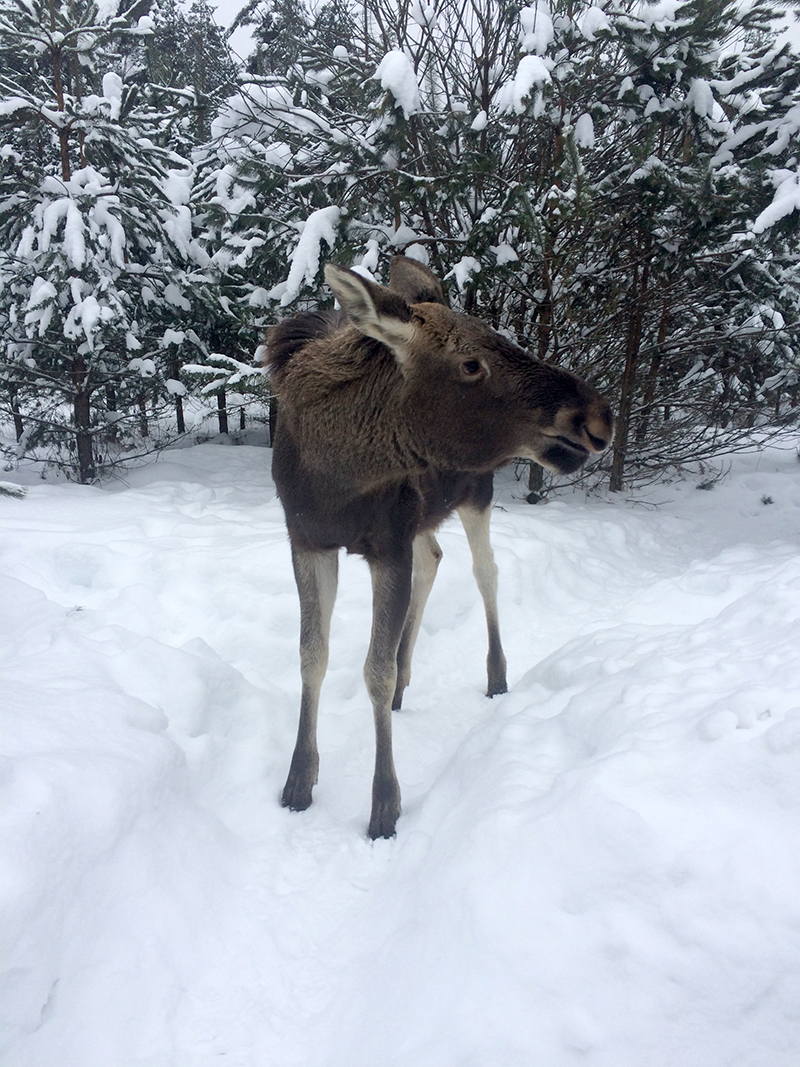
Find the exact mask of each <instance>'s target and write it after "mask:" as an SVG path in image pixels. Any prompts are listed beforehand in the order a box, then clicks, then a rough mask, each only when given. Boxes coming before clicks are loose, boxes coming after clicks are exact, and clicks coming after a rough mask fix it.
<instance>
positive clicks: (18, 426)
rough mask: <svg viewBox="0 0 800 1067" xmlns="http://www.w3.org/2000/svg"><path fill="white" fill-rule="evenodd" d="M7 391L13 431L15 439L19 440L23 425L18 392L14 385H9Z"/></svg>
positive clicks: (23, 429)
mask: <svg viewBox="0 0 800 1067" xmlns="http://www.w3.org/2000/svg"><path fill="white" fill-rule="evenodd" d="M9 392H10V393H11V414H12V416H13V418H14V432H15V433H16V435H17V440H18V441H21V440H22V435H23V434H24V433H25V425H24V423H23V421H22V412H21V411H20V408H19V392H18V390H17V387H16V386H15V385H12V386H11V387H10V389H9Z"/></svg>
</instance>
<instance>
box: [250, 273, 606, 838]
mask: <svg viewBox="0 0 800 1067" xmlns="http://www.w3.org/2000/svg"><path fill="white" fill-rule="evenodd" d="M325 276H326V278H327V281H328V284H329V285H330V287H331V289H332V290H333V292H334V293H335V294H336V297H337V298H338V300H339V303H340V305H341V307H342V311H341V312H338V313H337V312H316V313H310V314H305V315H299V316H296V317H294V318H292V319H288V320H286V321H284V322H282V323H280V324H279V325H278V326H276V327H275V328H274V329H273V330H272V331H271V334H270V337H269V339H268V343H267V364H268V366H269V369H270V373H271V380H272V386H273V389H274V391H275V393H276V394H277V396H278V397H279V399H280V407H279V414H278V424H277V427H276V434H275V444H274V452H273V474H274V477H275V484H276V486H277V489H278V493H279V495H280V498H281V501H282V503H283V506H284V511H285V514H286V525H287V528H288V531H289V538H290V542H291V549H292V561H293V565H294V573H295V577H296V580H297V587H298V591H299V594H300V610H301V625H300V665H301V678H302V697H301V704H300V724H299V729H298V736H297V744H296V747H295V751H294V755H293V757H292V763H291V767H290V770H289V777H288V780H287V782H286V786H285V788H284V791H283V804H284V805H285V806H287V807H290V808H292V809H294V810H302V809H304V808H307V807H308V805H309V804H310V803H311V791H312V788H313V786H314V784H315V783H316V781H317V773H318V767H319V756H318V751H317V741H316V720H317V707H318V701H319V692H320V687H321V685H322V679H323V677H324V674H325V670H326V667H327V662H328V634H329V630H330V619H331V613H332V610H333V602H334V599H335V596H336V585H337V575H338V551H339V549H340V548H345V549H347V551H348V552H355V553H359V554H360V555H362V556H364V558H365V559H366V560H367V562H368V564H369V566H370V570H371V573H372V587H373V616H372V637H371V641H370V646H369V651H368V654H367V660H366V664H365V668H364V677H365V680H366V683H367V689H368V691H369V695H370V698H371V701H372V705H373V710H374V716H375V731H376V759H375V775H374V779H373V791H372V816H371V819H370V824H369V835H370V837H372V838H376V837H391V836H392V835H393V834H394V832H395V824H396V821H397V818H398V816H399V814H400V789H399V786H398V783H397V777H396V774H395V769H394V762H393V758H392V742H391V711H392V709H393V708H395V709H396V708H399V707H400V704H401V701H402V696H403V690H404V689H405V687H406V686H407V685H408V682H409V678H410V673H411V653H412V650H413V647H414V642H415V640H416V636H417V633H418V630H419V625H420V620H421V617H422V610H423V607H424V605H425V601H426V599H427V597H428V593H429V592H430V589H431V586H432V584H433V580H434V577H435V574H436V568H437V566H438V563H439V559H440V558H441V550H440V548H439V545H438V544H437V542H436V539H435V537H434V535H433V531H434V530H435V528H436V527H437V526H438V525H439V523H441V522H442V520H443V519H445V518H446V517H447V516H448V515H449V514H451V513H452V512H453V511H454V510H455V511H458V514H459V517H460V518H461V521H462V523H463V524H464V528H465V531H466V534H467V538H468V541H469V545H470V549H471V551H472V557H473V571H474V574H475V577H476V580H477V583H478V588H479V590H480V592H481V595H482V597H483V601H484V605H485V609H486V620H487V627H488V631H489V654H488V657H487V670H488V695H489V696H493V695H495V694H497V693H503V692H505V691H506V662H505V657H504V655H503V650H502V646H501V644H500V633H499V627H498V619H497V568H496V566H495V563H494V558H493V555H492V550H491V546H490V543H489V514H490V509H491V498H492V472H493V471H494V470H495V469H496V468H497V467H499V466H501V465H502V464H504V463H507V462H508V461H509V460H511V459H513V458H514V457H518V456H520V457H525V458H528V459H532V460H535V461H536V462H537V463H540V464H541V465H542V466H544V467H547V468H548V469H550V470H554V471H557V472H559V473H571V472H573V471H575V470H577V469H578V468H579V467H580V466H581V465H582V464H583V463H584V462H585V461H586V459H588V458H589V456H590V455H592V454H593V453H598V452H601V451H602V450H603V449H605V448H606V447H607V446H608V444H609V443H610V441H611V436H612V432H613V419H612V415H611V410H610V408H609V405H608V403H607V402H606V401H605V400H604V399H603V397H601V396H600V394H599V393H598V392H597V391H596V390H595V389H593V388H592V387H591V386H590V385H588V384H587V383H586V382H584V381H582V380H581V379H580V378H578V377H576V376H575V375H574V374H571V373H570V372H568V371H566V370H563V369H561V368H559V367H553V366H549V365H547V364H544V363H541V362H539V361H538V360H536V359H534V358H533V357H532V356H530V355H529V354H528V353H527V352H524V351H523V350H522V349H520V348H518V347H517V346H516V345H514V344H512V343H511V342H510V341H508V340H507V339H506V338H504V337H502V336H500V335H499V334H498V333H496V332H495V331H494V330H492V329H490V328H489V327H488V326H486V325H484V324H483V323H482V322H480V321H479V320H478V319H475V318H472V317H471V316H468V315H463V314H459V313H458V312H455V311H452V310H451V309H450V308H448V307H446V306H445V304H444V298H443V294H442V289H441V286H440V284H439V281H438V279H437V278H436V277H435V275H434V274H432V273H431V272H430V271H429V270H428V269H427V268H426V267H423V266H422V265H421V264H420V263H417V262H415V261H414V260H410V259H406V258H404V257H400V256H399V257H396V258H395V259H394V260H393V261H392V272H391V281H390V287H389V288H388V289H387V288H384V287H383V286H380V285H376V284H374V283H373V282H371V281H368V280H367V279H365V278H363V277H361V276H360V275H359V274H356V273H355V272H353V271H350V270H345V269H343V268H341V267H334V266H328V267H326V270H325Z"/></svg>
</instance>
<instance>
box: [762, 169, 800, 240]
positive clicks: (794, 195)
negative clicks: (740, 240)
mask: <svg viewBox="0 0 800 1067" xmlns="http://www.w3.org/2000/svg"><path fill="white" fill-rule="evenodd" d="M770 178H771V180H772V183H773V185H774V186H775V195H774V197H773V198H772V203H771V204H770V205H769V207H766V208H764V210H763V211H762V212H761V214H760V215H759V216H758V218H757V219H756V221H755V222H754V223H753V232H754V233H763V232H764V230H767V229H769V227H770V226H774V225H775V223H776V222H779V221H780V220H781V219H783V218H785V217H786V216H787V215H790V214H791V213H792V212H793V211H800V170H794V171H792V170H774V171H772V172H770Z"/></svg>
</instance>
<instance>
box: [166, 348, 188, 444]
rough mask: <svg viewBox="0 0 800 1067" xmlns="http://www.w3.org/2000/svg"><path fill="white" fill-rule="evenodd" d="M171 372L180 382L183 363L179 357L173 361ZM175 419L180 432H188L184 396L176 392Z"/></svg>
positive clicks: (173, 377)
mask: <svg viewBox="0 0 800 1067" xmlns="http://www.w3.org/2000/svg"><path fill="white" fill-rule="evenodd" d="M169 373H170V377H171V378H172V379H173V380H174V381H176V382H179V381H180V380H181V365H180V363H179V362H178V360H177V359H174V360H173V361H172V365H171V366H170V369H169ZM175 421H176V423H177V426H178V433H186V419H185V418H184V415H183V397H182V396H181V395H180V394H179V393H176V394H175Z"/></svg>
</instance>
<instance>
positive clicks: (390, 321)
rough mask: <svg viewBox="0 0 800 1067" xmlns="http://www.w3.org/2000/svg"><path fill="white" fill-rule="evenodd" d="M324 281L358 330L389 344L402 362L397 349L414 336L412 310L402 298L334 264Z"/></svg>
mask: <svg viewBox="0 0 800 1067" xmlns="http://www.w3.org/2000/svg"><path fill="white" fill-rule="evenodd" d="M325 280H326V281H327V283H328V285H329V286H330V287H331V289H332V290H333V292H334V294H335V296H336V299H337V300H338V301H339V303H340V304H341V305H342V308H343V310H344V312H345V314H346V315H347V317H348V319H349V320H350V322H352V324H353V325H354V326H355V328H356V329H357V330H360V331H361V333H363V334H366V335H367V337H374V338H375V340H376V341H382V342H383V343H384V344H385V345H388V346H389V348H391V349H392V350H393V351H394V352H395V355H397V356H398V358H400V359H401V360H402V354H401V352H399V351H398V349H401V350H402V349H404V348H405V346H406V345H407V344H408V342H409V341H410V340H411V338H412V336H413V335H414V325H413V323H412V322H411V309H410V308H409V306H408V304H407V303H406V301H405V300H404V299H403V297H402V296H400V295H399V294H398V293H393V292H392V291H391V290H390V289H386V288H384V287H383V286H382V285H376V284H375V283H374V282H370V281H368V280H367V279H366V278H362V277H361V275H360V274H356V273H355V271H352V270H345V268H344V267H335V266H334V265H333V264H332V263H329V264H328V265H327V267H326V268H325Z"/></svg>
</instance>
